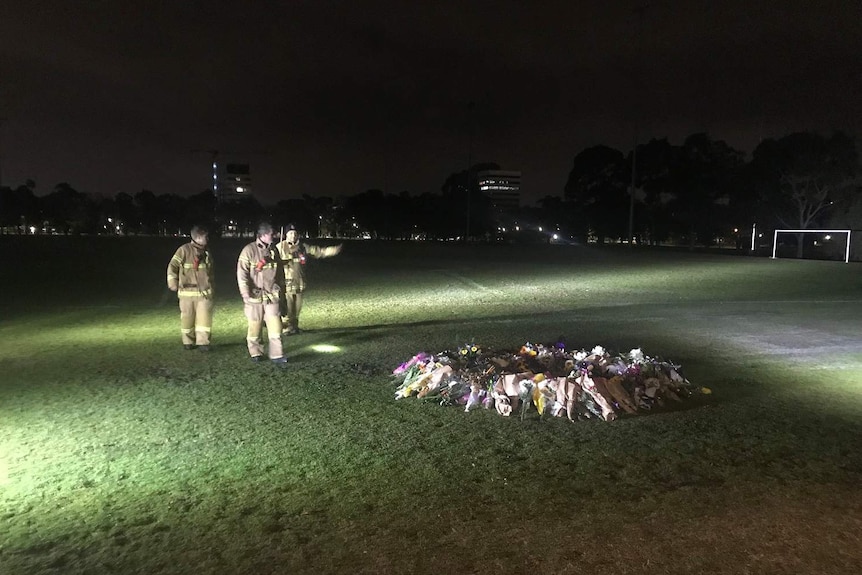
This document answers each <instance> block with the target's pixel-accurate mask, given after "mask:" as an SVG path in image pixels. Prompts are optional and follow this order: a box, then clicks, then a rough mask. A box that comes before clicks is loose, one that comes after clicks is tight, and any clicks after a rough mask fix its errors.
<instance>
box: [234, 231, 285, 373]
mask: <svg viewBox="0 0 862 575" xmlns="http://www.w3.org/2000/svg"><path fill="white" fill-rule="evenodd" d="M273 236H274V230H273V227H272V225H271V224H269V223H262V224H261V225H260V227H258V230H257V239H256V240H255V241H253V242H251V243H250V244H248V245H247V246H245V247H244V248H243V249H242V251H241V252H240V254H239V259H238V260H237V263H236V281H237V285H238V286H239V293H240V295H241V296H242V301H243V302H244V304H245V305H244V310H245V317H246V319H247V320H248V335H247V336H246V342H247V344H248V353H249V355H251V360H252V361H254V362H261V361H263V354H264V346H263V344H262V343H261V331H262V329H263V325H264V324H266V331H267V336H268V338H269V346H268V348H269V350H268V351H269V359H270V360H271V361H272V362H273V363H274V364H276V365H278V366H279V367H287V358H286V357H285V356H284V349H283V347H282V343H281V315H280V314H279V304H278V302H279V298H280V297H281V293H282V291H283V286H282V285H281V284H282V282H283V281H284V272H283V271H282V266H281V259H280V258H279V257H278V250H277V249H276V248H275V246H274V245H273V244H272V242H273Z"/></svg>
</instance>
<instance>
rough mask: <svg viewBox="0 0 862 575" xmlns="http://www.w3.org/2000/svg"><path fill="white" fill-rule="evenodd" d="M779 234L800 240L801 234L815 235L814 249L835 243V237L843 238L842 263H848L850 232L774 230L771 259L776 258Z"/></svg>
mask: <svg viewBox="0 0 862 575" xmlns="http://www.w3.org/2000/svg"><path fill="white" fill-rule="evenodd" d="M779 234H794V235H796V237H797V238H801V237H802V235H803V234H815V239H814V246H815V247H823V246H826V245H828V244H830V243H832V242H836V237H841V236H844V237H845V238H846V241H845V244H844V263H845V264H846V263H849V262H850V230H775V234H774V235H773V236H772V259H775V258H776V257H777V253H778V235H779ZM797 241H801V239H798V240H797ZM837 241H840V240H837ZM836 249H837V248H836ZM821 251H822V250H821ZM814 259H825V258H814Z"/></svg>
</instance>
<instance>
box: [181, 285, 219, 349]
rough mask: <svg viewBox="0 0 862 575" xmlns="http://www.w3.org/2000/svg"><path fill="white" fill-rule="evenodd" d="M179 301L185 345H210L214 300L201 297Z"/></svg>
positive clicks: (185, 297) (184, 298)
mask: <svg viewBox="0 0 862 575" xmlns="http://www.w3.org/2000/svg"><path fill="white" fill-rule="evenodd" d="M179 300H180V331H182V334H183V345H209V344H210V333H211V332H212V327H213V300H212V299H210V298H205V297H201V296H192V297H187V296H181V297H180V298H179Z"/></svg>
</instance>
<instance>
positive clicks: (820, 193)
mask: <svg viewBox="0 0 862 575" xmlns="http://www.w3.org/2000/svg"><path fill="white" fill-rule="evenodd" d="M752 165H753V169H754V172H755V174H756V177H757V178H758V180H759V183H760V185H761V191H762V192H761V193H763V194H764V200H765V201H766V202H767V203H768V205H770V206H771V208H772V210H773V213H774V214H775V216H776V218H777V219H778V221H779V222H780V223H781V225H783V226H785V227H787V228H793V229H803V230H804V229H809V228H812V227H817V226H818V225H821V224H822V222H824V221H825V220H826V218H828V217H829V216H830V213H831V211H832V209H833V206H835V205H836V204H850V203H852V202H853V201H854V200H855V199H857V198H858V197H859V194H860V189H859V174H860V170H859V159H858V155H857V151H856V143H855V142H854V140H853V139H852V138H850V137H848V136H847V135H846V134H844V133H842V132H835V133H834V134H832V135H831V136H829V137H824V136H822V135H820V134H816V133H811V132H797V133H794V134H790V135H788V136H784V137H783V138H780V139H778V140H772V139H769V140H765V141H763V142H761V144H760V145H759V146H757V148H756V149H755V150H754V154H753V158H752ZM800 236H801V234H800ZM802 247H803V243H802V238H801V237H799V238H798V240H797V256H798V257H801V255H802Z"/></svg>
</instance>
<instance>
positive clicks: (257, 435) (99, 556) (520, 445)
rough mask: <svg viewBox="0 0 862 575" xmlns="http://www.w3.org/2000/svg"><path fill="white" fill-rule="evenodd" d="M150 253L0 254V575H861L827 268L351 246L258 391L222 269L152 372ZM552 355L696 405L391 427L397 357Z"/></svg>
mask: <svg viewBox="0 0 862 575" xmlns="http://www.w3.org/2000/svg"><path fill="white" fill-rule="evenodd" d="M179 241H180V240H156V239H114V240H109V239H103V238H83V239H80V238H79V239H75V238H69V239H60V238H11V239H10V238H0V253H2V254H3V256H4V258H3V261H5V262H15V261H18V262H20V263H19V264H18V265H11V266H10V265H9V264H8V263H7V265H4V266H3V268H2V270H0V288H2V292H3V293H4V294H5V297H4V301H3V303H2V305H0V311H2V314H3V315H2V317H3V321H2V324H0V417H2V419H0V427H2V429H0V432H2V439H0V441H2V443H0V445H2V451H0V573H3V574H4V575H5V574H19V573H21V574H23V573H27V574H30V573H166V574H167V573H303V572H308V573H311V572H359V573H363V572H364V573H411V572H412V573H431V572H452V573H521V572H531V573H536V572H538V573H582V572H592V571H597V570H600V571H602V572H605V573H692V572H703V573H800V572H805V573H856V572H859V571H860V569H862V552H860V551H859V549H860V548H862V547H860V545H859V543H860V541H859V539H860V536H859V534H860V526H862V495H860V493H859V489H858V487H859V484H860V483H859V481H860V479H862V454H860V452H859V445H862V442H860V439H862V417H860V416H862V386H860V383H859V381H860V366H862V346H860V345H859V341H860V340H859V337H858V336H857V326H858V324H859V320H860V319H862V317H860V316H862V309H860V301H862V298H860V297H859V292H860V286H862V277H860V274H859V272H860V270H859V267H858V265H856V264H850V265H845V264H839V263H831V262H795V261H771V260H764V259H754V258H745V257H729V256H716V255H705V254H687V253H683V254H668V253H665V252H659V251H656V252H653V251H649V250H634V251H628V250H612V249H605V250H601V249H594V248H583V247H562V246H541V247H518V246H471V247H469V248H465V247H464V246H452V245H441V244H392V245H387V244H371V243H352V244H349V245H348V246H347V247H346V248H345V250H344V252H343V253H342V255H341V256H339V257H338V258H333V259H331V260H323V261H313V262H312V263H311V264H310V266H311V267H310V268H309V273H310V276H311V277H310V282H311V286H312V287H311V291H310V293H309V295H308V298H307V307H306V310H305V311H304V313H303V323H304V327H306V328H309V329H310V331H309V332H308V333H305V334H303V335H300V336H297V337H290V338H287V339H286V349H287V352H288V355H289V356H290V358H291V365H290V369H288V370H287V371H284V372H282V371H280V370H277V369H274V368H273V366H270V365H261V366H255V365H252V364H250V363H249V362H248V360H247V357H246V356H247V353H246V351H245V348H244V342H243V338H244V333H245V328H244V320H243V318H242V312H241V305H240V303H239V300H238V297H237V295H236V288H235V283H234V279H233V276H234V274H233V268H234V265H235V257H236V255H237V254H238V252H239V249H240V247H241V243H239V242H230V241H226V240H223V241H220V242H219V243H218V244H217V245H216V246H215V250H216V262H217V265H218V266H219V267H218V270H217V273H218V280H217V288H218V307H217V311H216V323H215V333H214V341H215V343H216V346H215V349H214V351H213V352H212V353H210V354H209V355H205V354H199V353H197V352H186V351H183V350H182V349H181V347H180V346H179V337H178V317H177V316H178V314H177V313H176V309H175V308H176V304H175V301H174V299H173V297H172V294H167V293H165V290H164V287H163V283H164V268H165V267H166V265H167V260H168V259H169V258H170V255H171V254H172V253H173V249H175V247H176V245H178V243H179ZM559 336H564V337H565V338H566V340H567V341H568V343H569V345H570V346H571V347H592V346H593V345H597V344H601V345H605V346H606V347H609V348H614V349H620V350H627V349H630V348H631V347H637V346H641V347H643V349H644V350H645V351H646V352H647V353H649V354H653V355H660V356H663V357H666V358H669V359H672V360H674V361H677V362H680V363H682V364H683V368H684V370H685V372H686V375H688V377H689V378H690V379H691V380H692V381H694V382H695V383H696V384H697V385H700V386H707V387H709V388H711V389H712V391H713V393H712V394H711V395H708V396H702V397H699V398H697V399H695V400H692V401H690V402H687V403H686V404H684V405H682V406H678V407H677V408H675V409H669V410H667V411H664V412H661V413H651V414H647V415H644V416H641V417H629V418H622V419H621V420H618V421H616V422H613V423H609V424H602V423H598V422H596V423H588V422H584V423H575V424H573V423H570V422H568V421H565V420H562V419H548V418H545V419H540V418H538V417H537V416H535V417H531V418H528V419H527V420H525V421H520V420H519V419H517V418H501V417H499V416H497V415H496V413H491V412H485V411H478V412H476V411H474V412H471V413H469V414H465V413H463V411H462V410H461V409H458V408H442V407H439V406H436V405H433V404H422V403H420V402H417V401H415V400H401V401H398V402H396V401H394V400H393V390H394V387H395V385H394V384H393V383H392V382H391V380H390V379H389V377H388V373H389V372H390V371H391V369H392V368H393V367H395V366H396V365H397V364H399V363H400V362H401V361H404V360H405V359H407V358H409V357H410V356H412V355H413V354H414V353H416V352H417V351H420V350H426V351H432V352H434V351H440V350H442V349H446V348H450V347H454V346H457V345H459V344H461V343H463V342H465V341H469V340H475V341H476V342H478V343H481V344H483V345H485V346H491V347H496V348H513V347H517V346H520V345H521V344H522V343H523V342H524V341H527V340H530V341H553V340H556V338H558V337H559ZM317 344H328V345H334V346H338V351H337V352H335V353H320V352H318V351H315V347H314V346H315V345H317Z"/></svg>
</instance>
